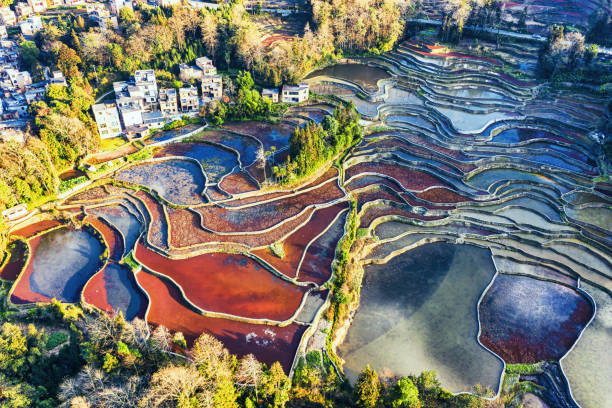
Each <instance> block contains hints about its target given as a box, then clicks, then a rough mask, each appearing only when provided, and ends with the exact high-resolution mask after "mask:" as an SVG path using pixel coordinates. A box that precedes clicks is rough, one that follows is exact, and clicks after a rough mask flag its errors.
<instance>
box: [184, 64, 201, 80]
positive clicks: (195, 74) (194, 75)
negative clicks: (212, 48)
mask: <svg viewBox="0 0 612 408" xmlns="http://www.w3.org/2000/svg"><path fill="white" fill-rule="evenodd" d="M179 79H180V80H181V81H183V82H189V81H191V80H192V79H197V80H198V81H201V80H202V70H201V69H200V68H198V67H194V66H192V65H188V64H180V65H179Z"/></svg>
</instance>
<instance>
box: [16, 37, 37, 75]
mask: <svg viewBox="0 0 612 408" xmlns="http://www.w3.org/2000/svg"><path fill="white" fill-rule="evenodd" d="M19 55H21V62H22V63H23V66H24V67H25V69H26V70H27V71H32V70H34V67H36V64H37V63H38V56H39V55H40V50H39V49H38V47H37V46H36V43H35V42H34V41H27V40H23V41H22V42H21V43H20V44H19Z"/></svg>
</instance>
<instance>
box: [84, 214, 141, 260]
mask: <svg viewBox="0 0 612 408" xmlns="http://www.w3.org/2000/svg"><path fill="white" fill-rule="evenodd" d="M88 212H89V213H91V214H94V215H97V216H98V217H101V218H103V219H105V220H106V221H107V222H108V223H109V224H111V225H112V226H113V227H115V228H117V230H119V231H120V232H121V235H122V237H123V240H124V242H123V247H124V248H125V249H124V253H123V255H124V256H125V255H127V254H128V252H130V251H131V250H132V248H134V245H135V244H136V241H137V240H138V237H139V236H140V231H141V228H142V225H141V223H140V221H139V220H138V218H136V216H135V215H134V214H133V213H132V212H130V211H129V210H128V208H127V207H125V206H123V205H112V206H106V207H96V208H92V209H90V210H88Z"/></svg>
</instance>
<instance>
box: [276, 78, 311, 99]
mask: <svg viewBox="0 0 612 408" xmlns="http://www.w3.org/2000/svg"><path fill="white" fill-rule="evenodd" d="M307 100H308V84H307V83H305V82H302V83H300V84H297V85H283V95H282V101H283V102H285V103H300V102H304V101H307Z"/></svg>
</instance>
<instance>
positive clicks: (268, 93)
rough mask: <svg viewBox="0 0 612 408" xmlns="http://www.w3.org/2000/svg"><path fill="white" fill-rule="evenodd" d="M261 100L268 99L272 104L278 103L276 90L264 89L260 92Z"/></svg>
mask: <svg viewBox="0 0 612 408" xmlns="http://www.w3.org/2000/svg"><path fill="white" fill-rule="evenodd" d="M261 96H262V98H266V99H270V100H271V101H272V103H277V102H278V89H276V88H264V89H262V90H261Z"/></svg>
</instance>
